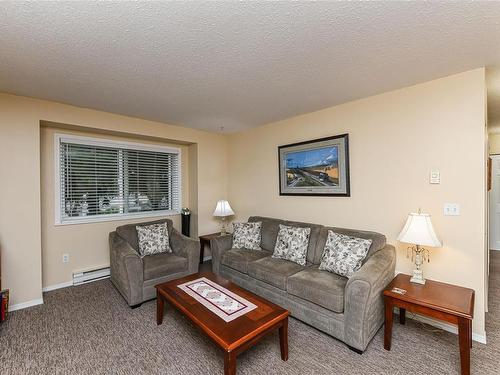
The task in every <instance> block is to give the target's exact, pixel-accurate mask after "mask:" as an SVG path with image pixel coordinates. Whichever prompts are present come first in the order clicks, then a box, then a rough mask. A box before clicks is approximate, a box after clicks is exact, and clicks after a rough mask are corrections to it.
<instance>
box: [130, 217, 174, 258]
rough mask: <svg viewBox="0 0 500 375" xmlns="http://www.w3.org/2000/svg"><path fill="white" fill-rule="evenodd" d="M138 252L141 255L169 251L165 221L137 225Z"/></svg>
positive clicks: (170, 249) (170, 250)
mask: <svg viewBox="0 0 500 375" xmlns="http://www.w3.org/2000/svg"><path fill="white" fill-rule="evenodd" d="M135 229H136V230H137V237H138V240H139V253H140V255H141V256H146V255H153V254H160V253H171V252H172V248H171V247H170V242H169V238H168V227H167V223H160V224H151V225H137V226H136V227H135Z"/></svg>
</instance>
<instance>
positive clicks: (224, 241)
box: [210, 235, 233, 274]
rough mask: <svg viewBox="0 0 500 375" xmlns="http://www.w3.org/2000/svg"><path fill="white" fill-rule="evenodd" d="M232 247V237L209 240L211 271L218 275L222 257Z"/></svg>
mask: <svg viewBox="0 0 500 375" xmlns="http://www.w3.org/2000/svg"><path fill="white" fill-rule="evenodd" d="M232 245H233V236H232V235H228V236H219V237H215V238H212V240H210V250H211V251H212V271H213V272H214V273H216V274H219V270H220V262H221V259H222V255H224V253H225V252H226V251H228V250H231V247H232Z"/></svg>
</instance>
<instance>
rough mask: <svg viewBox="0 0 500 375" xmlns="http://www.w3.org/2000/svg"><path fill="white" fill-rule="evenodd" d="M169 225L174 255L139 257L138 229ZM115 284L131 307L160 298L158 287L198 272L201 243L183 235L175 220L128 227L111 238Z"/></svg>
mask: <svg viewBox="0 0 500 375" xmlns="http://www.w3.org/2000/svg"><path fill="white" fill-rule="evenodd" d="M164 222H166V223H167V228H168V235H169V239H170V247H171V248H172V253H162V254H155V255H148V256H145V257H143V258H141V257H140V256H139V251H138V249H139V242H138V238H137V230H136V228H135V227H136V226H137V225H149V224H156V223H164ZM109 256H110V263H111V282H112V283H113V284H114V285H115V287H116V289H118V291H119V292H120V293H121V295H122V296H123V297H124V298H125V300H126V301H127V303H128V304H129V306H132V307H137V306H140V305H141V303H142V302H145V301H148V300H150V299H153V298H155V297H156V290H155V285H157V284H159V283H163V282H165V281H169V280H173V279H177V278H179V277H183V276H186V275H191V274H193V273H196V272H198V265H199V259H200V243H199V241H197V240H193V239H191V238H189V237H186V236H183V235H182V234H180V233H179V232H178V231H177V230H176V229H175V228H174V227H173V226H172V220H170V219H163V220H156V221H151V222H147V223H139V224H128V225H123V226H121V227H118V228H116V231H114V232H111V233H110V234H109Z"/></svg>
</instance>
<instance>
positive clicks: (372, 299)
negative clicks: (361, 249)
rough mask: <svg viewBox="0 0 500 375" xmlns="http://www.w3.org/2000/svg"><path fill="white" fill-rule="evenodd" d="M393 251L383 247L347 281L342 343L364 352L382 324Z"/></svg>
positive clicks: (391, 271) (391, 277) (391, 272)
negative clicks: (384, 298) (384, 297)
mask: <svg viewBox="0 0 500 375" xmlns="http://www.w3.org/2000/svg"><path fill="white" fill-rule="evenodd" d="M395 268H396V251H395V248H394V246H392V245H386V246H385V247H384V248H383V249H381V250H379V251H377V252H376V253H375V254H373V255H372V256H371V257H370V258H368V260H367V261H366V263H365V264H364V265H363V266H362V267H361V268H360V269H359V270H358V271H356V272H355V273H354V275H353V276H352V277H351V278H350V279H349V281H348V282H347V285H346V290H345V301H344V316H345V318H344V319H345V325H344V339H345V342H346V344H348V345H350V346H351V347H353V348H355V349H358V350H361V351H364V350H365V349H366V346H367V345H368V343H369V342H370V340H371V338H372V337H373V335H374V334H375V333H376V331H377V330H378V329H379V328H380V326H381V325H382V323H383V321H384V302H383V297H382V292H383V290H384V288H385V287H386V286H387V285H388V284H389V283H390V282H391V280H392V279H393V278H394V272H395Z"/></svg>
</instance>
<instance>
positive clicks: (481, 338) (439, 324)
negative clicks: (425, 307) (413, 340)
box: [396, 308, 486, 344]
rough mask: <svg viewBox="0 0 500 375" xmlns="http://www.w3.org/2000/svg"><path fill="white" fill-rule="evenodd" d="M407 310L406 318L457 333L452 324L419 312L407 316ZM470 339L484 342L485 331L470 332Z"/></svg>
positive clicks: (455, 327)
mask: <svg viewBox="0 0 500 375" xmlns="http://www.w3.org/2000/svg"><path fill="white" fill-rule="evenodd" d="M396 312H397V313H399V311H398V309H397V308H396ZM409 314H410V313H409V312H408V311H407V312H406V317H407V318H408V319H413V320H417V321H419V322H422V323H425V324H428V325H430V326H433V327H436V328H440V329H442V330H443V331H446V332H450V333H454V334H455V335H458V327H457V326H455V325H453V324H448V323H445V322H442V321H440V320H436V319H432V318H429V317H427V316H423V315H419V314H413V313H411V314H412V316H409ZM472 340H474V341H477V342H480V343H481V344H486V332H485V333H484V334H483V335H480V334H478V333H474V332H472Z"/></svg>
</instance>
